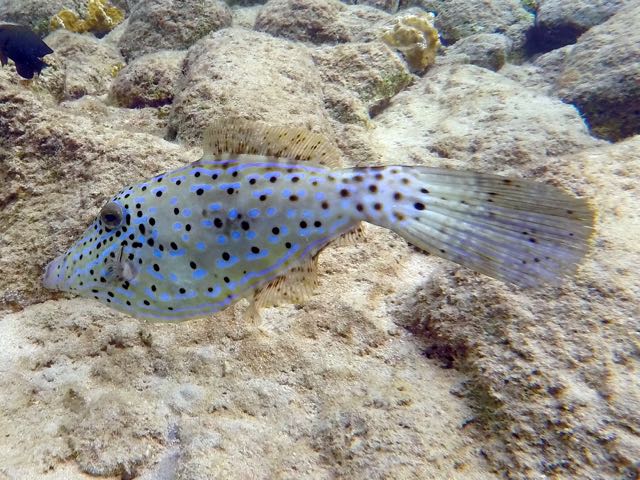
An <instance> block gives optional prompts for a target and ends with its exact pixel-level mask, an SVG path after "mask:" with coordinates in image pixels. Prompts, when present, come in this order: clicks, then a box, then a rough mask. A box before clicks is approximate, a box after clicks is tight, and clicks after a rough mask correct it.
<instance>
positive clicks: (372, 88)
mask: <svg viewBox="0 0 640 480" xmlns="http://www.w3.org/2000/svg"><path fill="white" fill-rule="evenodd" d="M313 59H314V61H315V63H316V65H317V66H318V69H319V70H320V72H321V75H322V80H323V81H324V83H325V87H324V91H325V97H326V100H325V102H328V103H329V104H330V105H332V106H335V108H332V109H331V111H332V112H333V113H334V115H335V116H337V118H338V119H343V120H346V119H347V118H351V117H358V116H359V117H361V118H365V117H366V116H367V114H375V113H376V112H378V111H380V110H381V109H383V108H384V107H385V106H386V105H387V104H388V103H389V101H390V99H391V98H392V97H393V96H394V95H396V94H397V93H398V92H400V91H402V90H403V89H404V88H405V87H406V86H407V85H409V84H410V83H411V82H412V81H413V77H412V76H411V74H410V73H409V71H408V69H407V66H406V65H405V64H404V63H403V62H402V61H401V60H400V59H399V58H398V56H397V55H395V54H394V53H393V52H392V51H391V49H389V47H387V46H386V45H385V44H383V43H382V42H371V43H350V44H348V45H338V46H336V47H328V48H322V49H318V50H316V51H314V52H313ZM332 87H333V88H332ZM349 94H351V95H352V97H353V98H352V103H350V104H352V105H354V107H353V108H348V109H347V111H343V110H342V109H340V108H339V107H340V106H344V104H343V102H341V96H342V95H349ZM357 104H359V105H357ZM363 111H364V112H363ZM358 112H363V113H358ZM347 122H348V121H347Z"/></svg>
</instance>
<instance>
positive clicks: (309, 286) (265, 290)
mask: <svg viewBox="0 0 640 480" xmlns="http://www.w3.org/2000/svg"><path fill="white" fill-rule="evenodd" d="M317 286H318V257H317V255H316V256H314V257H312V258H309V259H308V260H306V261H304V262H303V263H301V264H298V265H296V266H294V267H293V268H292V269H291V270H289V271H288V272H286V273H285V274H284V275H281V276H280V277H277V278H275V279H273V280H271V281H270V282H269V283H268V284H267V285H265V286H264V287H262V288H261V289H259V290H256V292H255V293H254V295H253V308H254V309H255V310H256V311H259V310H260V309H261V308H266V307H275V306H277V305H282V304H284V303H304V302H306V301H307V300H308V299H309V298H310V297H311V295H312V294H313V292H314V290H315V289H316V287H317Z"/></svg>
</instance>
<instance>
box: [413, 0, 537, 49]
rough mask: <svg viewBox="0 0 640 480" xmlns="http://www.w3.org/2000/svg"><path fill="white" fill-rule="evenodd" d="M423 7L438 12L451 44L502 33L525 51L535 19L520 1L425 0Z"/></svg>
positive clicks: (442, 30)
mask: <svg viewBox="0 0 640 480" xmlns="http://www.w3.org/2000/svg"><path fill="white" fill-rule="evenodd" d="M420 4H421V6H422V7H423V8H426V9H428V10H430V11H434V12H436V13H437V16H436V28H437V29H438V31H439V32H440V35H441V36H442V39H443V41H444V42H445V43H446V44H448V45H450V44H454V43H455V42H457V41H458V40H460V39H462V38H464V37H468V36H469V35H473V34H476V33H502V34H504V35H506V36H507V37H509V38H510V39H511V41H512V42H513V46H514V49H521V48H523V47H524V44H525V42H526V33H527V31H528V30H529V29H530V28H531V27H532V26H533V21H534V16H533V15H532V14H531V13H530V12H528V11H527V10H526V9H525V8H524V6H523V5H522V3H521V2H519V1H518V0H425V1H422V2H420Z"/></svg>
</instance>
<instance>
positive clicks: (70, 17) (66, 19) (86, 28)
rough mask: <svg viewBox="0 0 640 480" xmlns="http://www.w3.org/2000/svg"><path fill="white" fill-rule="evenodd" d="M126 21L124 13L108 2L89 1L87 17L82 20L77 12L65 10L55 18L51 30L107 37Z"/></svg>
mask: <svg viewBox="0 0 640 480" xmlns="http://www.w3.org/2000/svg"><path fill="white" fill-rule="evenodd" d="M123 20H124V12H123V11H122V10H120V9H119V8H117V7H114V6H113V5H110V4H109V3H107V0H88V2H87V15H86V17H85V18H80V17H79V16H78V15H77V14H76V13H75V12H73V11H71V10H68V9H63V10H61V11H60V12H58V13H57V14H56V15H54V16H53V18H52V19H51V22H50V25H51V29H53V30H55V29H57V28H64V29H66V30H69V31H71V32H76V33H84V32H92V33H95V34H96V35H98V36H101V35H105V34H106V33H108V32H110V31H111V30H113V28H114V27H115V26H116V25H118V24H119V23H120V22H122V21H123Z"/></svg>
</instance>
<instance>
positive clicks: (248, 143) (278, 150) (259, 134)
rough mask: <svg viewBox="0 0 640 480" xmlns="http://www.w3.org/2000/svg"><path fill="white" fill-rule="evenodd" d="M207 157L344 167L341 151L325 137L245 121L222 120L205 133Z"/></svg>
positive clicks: (299, 128) (214, 123)
mask: <svg viewBox="0 0 640 480" xmlns="http://www.w3.org/2000/svg"><path fill="white" fill-rule="evenodd" d="M203 150H204V156H205V157H214V158H220V157H224V156H227V155H229V156H231V155H233V154H236V155H242V154H248V155H264V156H267V157H280V158H287V159H290V160H292V161H294V162H310V163H313V164H315V165H320V166H323V167H327V168H337V167H340V166H341V165H342V162H341V156H340V151H339V150H338V148H337V147H336V146H335V145H334V144H333V143H332V142H330V141H329V140H328V139H327V138H325V137H324V136H322V135H320V134H317V133H313V132H310V131H309V130H307V129H305V128H302V127H271V126H269V125H267V124H264V123H260V122H255V121H251V120H245V119H243V118H230V119H229V118H224V119H223V118H221V119H218V120H216V121H215V122H213V123H212V124H211V125H210V126H209V127H208V128H207V129H206V130H205V132H204V138H203Z"/></svg>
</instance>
